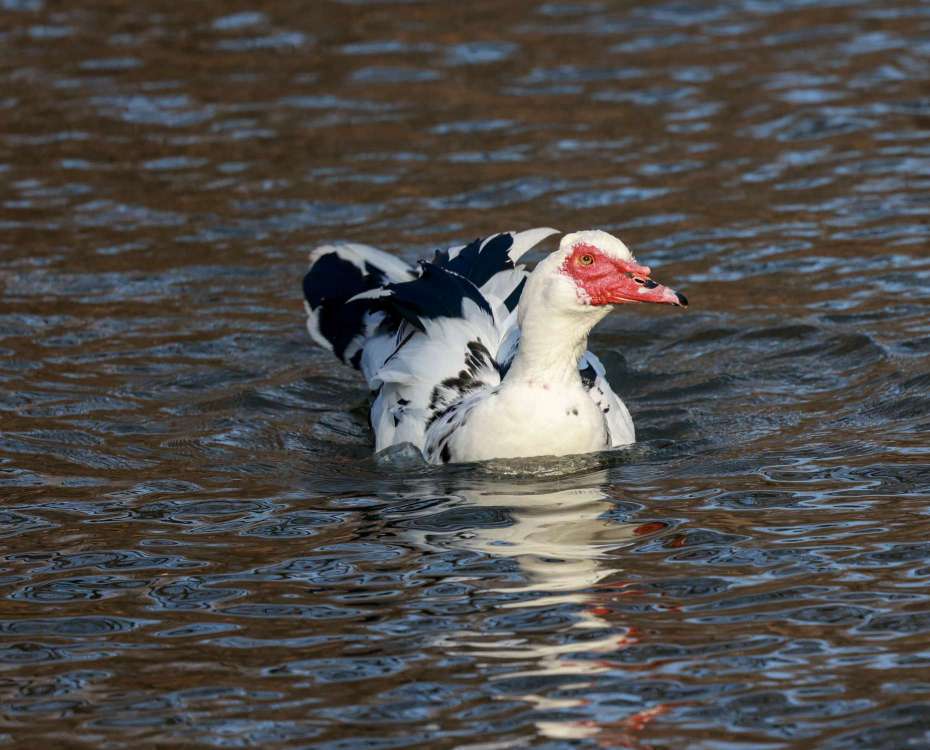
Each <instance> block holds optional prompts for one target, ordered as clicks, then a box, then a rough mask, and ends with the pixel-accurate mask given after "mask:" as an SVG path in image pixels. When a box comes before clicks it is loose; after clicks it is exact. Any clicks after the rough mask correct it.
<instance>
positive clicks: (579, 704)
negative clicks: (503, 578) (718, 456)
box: [388, 474, 657, 746]
mask: <svg viewBox="0 0 930 750" xmlns="http://www.w3.org/2000/svg"><path fill="white" fill-rule="evenodd" d="M605 479H606V477H605V476H604V475H603V474H598V475H595V476H594V477H592V476H591V475H590V474H589V475H587V476H586V477H584V478H583V479H580V478H574V479H568V480H562V481H561V482H560V483H559V485H560V488H559V489H552V487H553V482H552V481H549V482H533V483H520V482H503V481H494V482H492V481H480V480H476V478H475V477H474V475H471V476H470V477H469V478H468V479H467V480H465V481H467V482H469V486H467V487H466V488H462V489H455V490H454V491H452V492H451V493H450V492H449V490H448V488H444V490H443V496H444V498H443V500H442V502H441V504H439V505H436V504H430V507H428V508H425V509H423V510H420V511H419V512H417V511H415V510H412V509H411V507H410V506H409V505H408V504H406V503H403V502H401V503H400V504H398V505H397V506H395V508H396V512H398V514H399V515H401V516H402V519H401V520H399V521H398V522H396V525H397V526H400V527H402V528H403V529H404V532H403V535H404V536H405V537H406V538H408V539H411V540H413V541H415V542H416V544H417V546H419V547H421V548H425V549H428V550H435V551H441V550H447V549H450V548H451V549H463V550H471V551H474V552H479V553H482V554H483V555H487V556H490V557H493V558H499V559H501V558H502V559H507V560H511V561H514V562H516V563H517V565H518V573H519V578H520V580H516V581H513V580H512V576H509V577H508V578H509V580H508V581H507V582H506V583H504V584H499V583H498V584H496V585H494V586H493V587H492V588H483V590H484V591H490V592H493V593H499V594H506V595H508V596H506V597H504V596H499V597H497V598H496V599H495V607H496V609H495V610H494V611H492V612H490V613H489V614H488V617H487V618H485V619H484V622H483V623H482V626H481V628H480V629H477V630H460V631H457V632H453V633H449V634H447V635H445V636H444V637H443V639H442V645H443V647H444V648H447V649H449V650H450V651H452V652H459V653H466V654H468V655H469V656H471V657H477V658H479V659H482V660H492V661H499V662H501V663H509V664H511V665H512V666H513V668H512V669H509V670H504V671H500V670H492V671H493V672H495V677H494V678H492V679H496V680H516V681H517V682H518V683H520V684H541V685H552V684H553V683H552V680H553V679H555V680H556V684H559V682H561V681H560V680H558V678H560V677H561V678H567V682H566V684H569V683H570V685H571V687H572V689H573V690H581V689H584V688H585V687H588V686H593V685H594V684H595V681H596V679H597V675H598V674H601V673H604V672H607V671H609V670H611V669H613V668H615V666H616V665H615V664H612V663H611V655H612V654H616V653H617V652H618V651H619V650H622V649H623V648H625V647H627V646H629V645H630V644H632V643H635V642H637V639H638V636H637V634H636V630H635V628H633V627H632V626H630V625H628V624H626V623H617V622H611V621H610V620H608V619H607V618H606V617H605V615H607V614H609V610H608V609H606V608H604V607H603V606H602V605H603V604H604V603H605V601H606V600H607V599H609V598H610V597H612V596H613V595H614V594H616V593H617V585H616V584H611V583H609V582H607V581H605V579H606V578H607V577H608V576H610V575H611V574H612V573H616V572H617V571H616V568H615V566H614V565H611V557H610V553H611V552H616V551H617V550H618V549H620V548H622V547H625V546H627V545H630V544H631V543H632V542H633V541H634V540H635V539H636V538H637V537H638V535H639V533H641V532H643V531H654V530H655V527H654V526H652V525H649V526H648V527H643V526H639V525H636V524H631V523H620V522H617V521H616V520H613V519H611V518H610V517H609V515H608V513H609V511H610V510H611V509H613V508H614V507H615V506H614V505H613V504H612V503H611V502H610V500H609V498H608V496H607V495H606V494H605V493H604V491H603V490H602V489H601V486H602V482H603V481H604V480H605ZM566 483H569V484H571V483H574V484H576V486H575V487H571V486H569V487H566V486H565V484H566ZM422 496H423V493H422V492H418V493H416V497H417V498H418V499H420V498H422ZM421 507H422V506H421ZM390 515H391V513H390V511H389V512H388V516H389V517H390ZM624 585H625V584H623V583H620V584H619V588H621V589H622V587H623V586H624ZM537 621H539V622H546V621H552V622H555V623H558V626H557V627H555V626H553V627H543V628H539V627H538V626H536V625H534V623H536V622H537ZM508 697H513V696H512V695H510V696H508ZM518 697H519V698H521V699H522V700H525V701H526V702H527V703H530V704H531V705H533V706H534V707H536V708H537V709H539V710H540V711H547V712H548V711H568V712H570V713H576V712H578V711H580V712H581V713H582V716H583V718H578V719H571V720H570V719H565V720H540V721H538V722H537V729H538V730H539V732H540V733H541V734H542V735H544V736H547V737H552V738H560V739H570V738H581V737H593V736H595V735H597V736H600V737H605V736H607V734H601V733H602V731H605V732H607V733H609V734H610V736H611V737H613V738H617V737H618V736H620V735H621V734H624V733H625V732H627V731H628V730H629V729H630V728H631V727H630V726H627V724H626V723H625V721H626V720H624V722H620V726H619V727H618V726H617V725H616V722H614V723H613V725H611V726H608V725H607V723H604V722H600V721H598V720H597V719H592V718H588V717H587V716H585V715H584V714H585V711H584V706H585V702H584V700H583V699H579V698H553V697H551V696H550V695H547V694H544V693H543V692H541V691H533V690H525V689H521V692H520V694H519V696H518ZM647 711H651V712H652V713H651V714H649V716H652V715H653V714H655V713H656V711H657V709H655V708H652V709H647ZM644 715H645V714H644ZM635 716H639V715H638V714H637V715H634V718H635ZM630 720H631V721H632V720H633V719H630ZM646 721H648V718H647V719H646ZM634 728H635V727H634ZM618 729H619V734H618ZM624 736H625V735H624ZM619 746H623V745H622V744H621V745H619ZM631 746H635V742H633V743H632V745H631Z"/></svg>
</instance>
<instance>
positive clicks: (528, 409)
mask: <svg viewBox="0 0 930 750" xmlns="http://www.w3.org/2000/svg"><path fill="white" fill-rule="evenodd" d="M555 233H556V231H555V230H552V229H533V230H529V231H526V232H520V233H505V234H498V235H494V236H493V237H490V238H488V239H487V240H484V241H481V240H476V241H475V242H473V243H471V244H470V245H467V246H465V247H461V248H453V249H451V250H449V251H444V252H437V253H436V256H435V257H434V259H433V260H432V261H431V262H423V263H421V264H420V268H419V270H418V271H417V270H414V269H413V268H411V267H409V266H407V265H406V264H404V263H402V262H401V261H399V260H398V259H397V258H395V257H394V256H391V255H388V254H387V253H383V252H381V251H380V250H376V249H374V248H371V247H367V246H364V245H352V244H343V245H328V246H324V247H320V248H318V249H317V250H315V251H314V252H313V253H312V254H311V266H310V270H309V271H308V272H307V275H306V276H305V278H304V296H305V298H306V303H305V304H306V309H307V316H308V319H307V327H308V330H309V331H310V335H311V336H312V337H313V339H314V340H315V341H316V342H317V343H319V344H320V345H322V346H324V347H326V348H328V349H330V350H331V351H333V353H334V354H336V356H337V357H339V358H340V359H341V360H342V361H343V362H346V363H347V364H351V365H352V366H354V367H356V368H357V369H360V370H361V371H362V374H363V375H364V376H365V378H366V380H367V381H368V384H369V386H370V387H371V389H372V390H373V391H374V392H375V400H374V403H373V405H372V409H371V423H372V428H373V430H374V433H375V449H376V450H382V449H384V448H387V447H389V446H391V445H396V444H398V443H404V442H409V443H412V444H413V445H415V446H416V447H417V448H419V449H420V450H421V451H422V452H423V454H424V456H425V457H426V459H427V460H428V461H430V462H431V463H449V462H463V461H480V460H485V459H490V458H511V457H519V456H541V455H567V454H572V453H587V452H591V451H597V450H603V449H605V448H610V447H616V446H620V445H626V444H629V443H632V442H633V441H634V440H635V432H634V429H633V421H632V419H631V418H630V413H629V411H628V410H627V408H626V406H625V405H624V404H623V402H622V401H621V400H620V398H619V397H618V396H617V395H616V394H615V393H614V392H613V390H612V389H611V388H610V386H609V384H608V383H607V381H606V378H605V373H604V368H603V367H602V366H601V363H600V362H599V361H598V359H597V358H596V357H595V356H594V355H593V354H591V353H590V352H588V351H587V337H588V333H589V331H590V330H591V328H592V327H593V326H594V325H595V324H596V323H597V322H598V321H599V320H601V319H602V318H603V317H604V316H605V315H606V314H607V313H608V312H609V311H610V310H611V309H612V306H613V305H615V304H621V303H623V302H633V301H643V302H646V301H649V302H665V303H670V304H677V305H685V304H687V302H686V301H685V299H684V297H683V296H682V295H679V294H677V293H676V292H674V291H672V290H670V289H667V288H666V287H663V286H661V285H659V284H656V283H655V282H653V281H651V280H650V279H649V276H648V275H649V269H648V268H645V267H644V266H640V265H638V264H637V263H636V262H635V260H633V256H632V254H631V253H630V252H629V250H628V249H627V248H626V246H625V245H623V243H622V242H620V241H619V240H618V239H616V238H615V237H612V236H610V235H609V234H606V233H604V232H598V231H589V232H577V233H575V234H572V235H567V236H566V237H564V238H563V240H562V242H561V244H560V248H559V250H558V251H556V252H554V253H552V254H551V255H549V256H548V257H547V258H545V259H544V260H542V261H541V262H540V263H539V264H538V265H537V267H536V269H535V270H534V271H533V272H532V273H529V272H527V271H526V270H525V269H524V268H523V267H522V266H518V265H516V264H517V262H518V260H519V258H520V256H521V255H522V254H523V253H525V252H526V251H527V250H529V249H530V248H532V247H533V246H535V245H536V244H537V243H539V242H540V241H542V240H543V239H545V238H546V237H548V236H550V235H552V234H555Z"/></svg>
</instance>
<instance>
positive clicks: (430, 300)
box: [356, 229, 555, 461]
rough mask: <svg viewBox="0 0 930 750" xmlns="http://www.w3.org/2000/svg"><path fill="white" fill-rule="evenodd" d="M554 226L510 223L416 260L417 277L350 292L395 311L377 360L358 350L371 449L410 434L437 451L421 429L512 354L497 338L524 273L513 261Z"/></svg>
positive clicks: (492, 377)
mask: <svg viewBox="0 0 930 750" xmlns="http://www.w3.org/2000/svg"><path fill="white" fill-rule="evenodd" d="M554 231H555V230H550V229H537V230H529V231H527V232H520V233H510V232H508V233H503V234H498V235H494V236H493V237H490V238H488V239H485V240H476V241H475V242H473V243H470V244H468V245H465V246H463V247H459V248H452V249H451V250H447V251H440V252H437V253H436V255H435V256H434V258H433V260H432V261H429V262H422V263H421V264H420V275H419V277H418V278H416V279H414V280H412V281H407V282H402V283H398V284H387V285H385V286H384V287H383V288H381V289H377V290H372V291H370V292H366V293H363V294H360V295H359V296H358V297H357V298H356V299H357V300H367V301H368V302H369V303H371V304H373V305H375V306H376V308H375V309H380V310H382V311H384V313H385V315H386V316H393V317H394V318H396V319H397V320H400V321H401V323H400V325H399V327H398V329H397V332H396V334H395V335H394V338H393V348H392V350H391V351H390V352H389V353H388V354H387V356H385V357H383V359H381V361H377V359H376V356H375V354H376V353H375V352H372V355H371V356H369V351H368V350H367V348H366V350H365V352H364V353H363V355H362V369H363V371H365V372H366V373H367V372H370V373H371V378H370V384H371V386H372V388H373V389H374V390H375V391H376V392H377V396H376V398H375V402H374V404H373V405H372V411H371V422H372V428H373V430H374V432H375V449H376V450H381V449H383V448H387V447H388V446H391V445H395V444H397V443H402V442H410V443H413V444H414V445H416V446H417V447H418V448H420V449H421V450H423V451H424V452H425V453H426V454H427V459H428V460H431V461H437V460H439V457H438V453H439V452H441V450H442V448H441V446H439V447H436V446H435V445H432V444H431V445H430V446H427V444H426V432H427V430H428V429H430V428H431V426H432V425H434V423H437V421H438V420H448V419H449V417H450V416H451V415H452V412H453V411H456V410H455V409H454V407H455V406H456V404H460V403H461V402H463V401H465V400H466V399H467V400H468V401H469V402H474V400H475V399H477V398H480V397H481V396H483V395H486V393H487V392H488V391H490V390H491V389H493V388H495V387H496V386H498V385H499V384H500V382H501V365H500V362H499V360H498V356H499V355H504V356H510V355H508V350H507V348H506V346H505V345H506V344H507V342H509V341H511V340H512V339H513V329H514V328H515V327H516V315H515V308H516V305H517V301H518V300H519V295H520V292H521V291H522V288H523V282H524V279H525V276H526V272H525V271H524V270H523V268H522V267H518V266H517V263H516V261H517V260H519V258H520V256H521V255H523V253H525V252H526V251H527V250H528V249H530V248H531V247H533V246H534V245H535V244H537V243H538V242H540V241H542V240H543V239H544V238H545V237H548V236H549V235H551V234H553V233H554ZM453 428H454V425H453ZM432 453H437V456H433V455H432Z"/></svg>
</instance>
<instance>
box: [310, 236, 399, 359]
mask: <svg viewBox="0 0 930 750" xmlns="http://www.w3.org/2000/svg"><path fill="white" fill-rule="evenodd" d="M415 277H416V272H415V270H414V269H413V268H412V267H411V266H410V265H408V264H407V263H405V262H404V261H402V260H401V259H400V258H396V257H394V256H393V255H389V254H388V253H385V252H383V251H382V250H378V249H377V248H374V247H370V246H369V245H361V244H358V243H353V242H341V243H334V244H330V245H322V246H321V247H318V248H316V249H315V250H313V252H311V253H310V268H309V269H308V270H307V273H306V275H305V276H304V279H303V291H304V309H305V310H306V312H307V331H308V332H309V333H310V337H311V338H312V339H313V340H314V341H315V342H316V343H317V344H319V345H320V346H322V347H323V348H324V349H328V350H329V351H331V352H332V353H333V354H335V355H336V357H338V358H339V359H340V360H342V361H343V362H344V363H346V364H347V365H351V366H352V367H355V368H356V369H360V367H361V361H362V355H363V352H365V351H366V350H367V352H368V353H369V356H371V354H372V353H373V352H376V351H378V350H384V349H385V348H388V347H390V346H391V341H392V340H393V336H394V332H395V331H396V329H397V325H398V324H397V321H395V320H391V319H389V316H388V315H387V313H386V312H385V311H383V310H378V309H376V306H375V305H373V304H372V302H371V301H370V300H365V299H354V298H355V297H356V296H357V295H360V294H363V293H365V292H372V291H375V290H378V289H382V288H383V287H384V286H385V285H386V284H390V283H398V282H404V281H408V280H410V279H413V278H415ZM388 354H390V349H388V351H386V352H385V353H384V355H383V356H384V357H386V356H387V355H388ZM382 359H383V357H382Z"/></svg>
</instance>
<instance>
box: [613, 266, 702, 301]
mask: <svg viewBox="0 0 930 750" xmlns="http://www.w3.org/2000/svg"><path fill="white" fill-rule="evenodd" d="M649 273H650V271H649V268H648V266H641V265H639V264H636V265H633V264H630V265H626V264H624V265H623V266H622V267H621V268H618V274H617V277H616V279H615V281H614V284H612V285H611V286H612V288H611V297H612V299H611V302H613V303H614V304H623V303H624V302H657V303H659V304H663V305H677V306H678V307H687V306H688V298H687V297H685V295H683V294H682V293H681V292H676V291H675V290H674V289H672V288H671V287H667V286H664V285H662V284H660V283H659V282H658V281H653V280H652V279H651V278H650V277H649Z"/></svg>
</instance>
